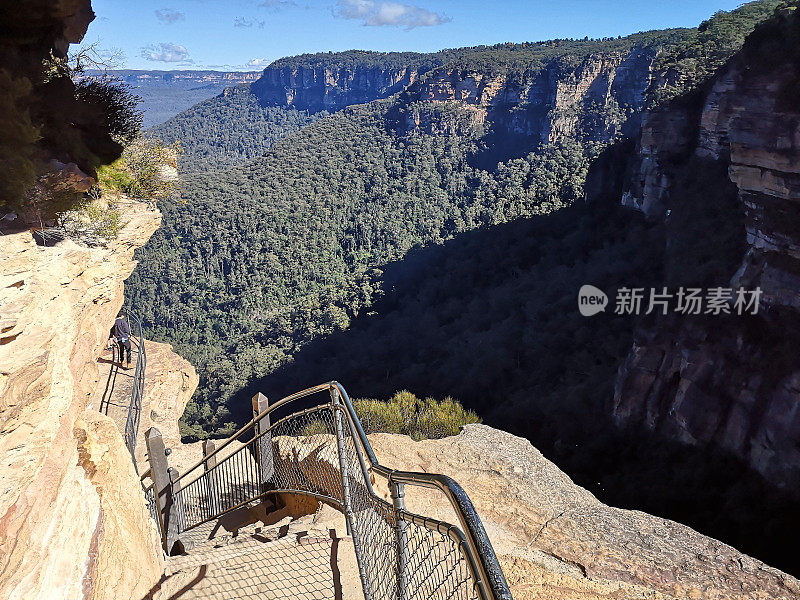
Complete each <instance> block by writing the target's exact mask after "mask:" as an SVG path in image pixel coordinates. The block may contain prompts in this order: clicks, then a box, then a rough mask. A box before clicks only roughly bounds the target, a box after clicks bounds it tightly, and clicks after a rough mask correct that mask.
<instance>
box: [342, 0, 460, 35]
mask: <svg viewBox="0 0 800 600" xmlns="http://www.w3.org/2000/svg"><path fill="white" fill-rule="evenodd" d="M333 12H334V14H335V15H336V16H338V17H342V18H343V19H354V20H357V21H361V22H362V23H363V24H364V25H370V26H373V27H380V26H383V25H389V26H394V27H405V28H406V29H414V28H415V27H431V26H433V25H441V24H443V23H448V22H449V21H450V20H451V19H450V18H449V17H445V16H444V15H440V14H439V13H435V12H432V11H430V10H428V9H426V8H422V7H420V6H413V5H411V4H401V3H400V2H387V1H384V0H339V2H338V3H337V5H336V8H335V9H334V11H333Z"/></svg>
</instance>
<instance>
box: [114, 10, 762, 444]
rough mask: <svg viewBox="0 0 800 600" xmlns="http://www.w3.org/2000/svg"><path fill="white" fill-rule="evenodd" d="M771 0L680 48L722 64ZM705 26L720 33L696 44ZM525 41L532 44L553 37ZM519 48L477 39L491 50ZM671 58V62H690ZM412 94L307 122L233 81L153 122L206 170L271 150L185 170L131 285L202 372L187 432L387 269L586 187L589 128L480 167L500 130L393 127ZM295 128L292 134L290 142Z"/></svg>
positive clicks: (355, 307) (349, 310) (359, 306)
mask: <svg viewBox="0 0 800 600" xmlns="http://www.w3.org/2000/svg"><path fill="white" fill-rule="evenodd" d="M773 5H774V2H760V3H755V4H751V5H745V6H744V7H742V8H740V9H738V10H737V11H734V12H733V13H718V14H717V15H715V16H714V17H712V19H710V21H709V22H707V23H706V24H704V25H703V27H702V29H703V32H698V33H697V34H696V35H686V34H685V33H684V34H681V35H683V39H684V46H685V47H686V48H690V47H691V48H694V50H692V51H691V52H689V50H687V53H688V54H692V53H694V54H696V53H697V52H698V50H697V48H701V49H702V48H710V50H709V52H712V51H713V56H714V58H713V60H718V56H719V48H721V47H723V46H725V48H726V50H725V51H726V52H732V51H733V50H734V49H735V48H733V46H732V45H730V44H727V45H725V44H723V43H722V41H720V40H717V41H716V42H713V43H712V41H709V40H713V39H716V38H714V37H713V35H716V36H718V37H719V36H721V37H730V36H734V37H736V39H739V40H741V39H742V38H743V37H744V35H743V34H744V32H746V31H749V30H751V29H752V27H753V24H754V21H755V20H756V18H757V17H758V16H759V15H760V16H761V17H765V16H766V15H767V14H769V11H770V8H771V7H772V6H773ZM731 30H733V31H734V33H732V32H731ZM705 32H715V33H714V34H713V35H711V34H708V35H703V36H702V37H703V40H704V42H703V43H698V42H697V39H698V38H697V36H700V35H701V34H704V33H705ZM734 34H735V35H734ZM642 35H644V36H647V39H649V40H661V41H663V40H673V41H674V39H675V35H676V34H675V33H674V32H666V33H664V32H651V33H649V34H639V37H637V36H631V38H628V39H623V40H616V39H614V40H607V41H606V42H598V41H592V42H582V41H579V42H569V44H570V47H571V48H573V49H574V48H577V47H580V46H586V47H585V48H584V51H585V52H589V53H592V52H595V51H596V50H597V48H598V44H603V43H606V44H610V45H611V46H610V47H613V48H617V47H618V46H619V45H620V44H623V45H624V46H625V47H630V46H631V44H633V43H640V42H642V40H643V38H641V36H642ZM709 35H711V37H709ZM632 39H636V40H638V41H636V42H632V41H631V40H632ZM523 46H525V45H522V44H518V45H515V46H514V48H519V49H521V48H523ZM528 46H531V47H532V48H533V49H532V50H530V51H531V52H532V53H534V54H537V53H540V52H542V50H541V47H546V44H539V45H536V44H534V45H528ZM517 51H518V50H515V49H511V50H509V49H508V48H506V47H493V48H488V49H487V48H482V49H481V52H484V53H489V54H490V55H492V53H494V54H493V55H494V56H496V57H497V60H498V61H502V60H505V58H504V57H505V56H506V55H507V54H508V53H509V52H510V53H514V52H517ZM520 51H521V50H520ZM360 55H361V53H356V52H354V53H339V54H334V55H331V56H333V57H334V60H339V58H338V57H340V56H344V57H346V59H347V60H355V57H357V56H360ZM368 55H369V57H370V60H379V59H381V57H384V58H385V57H386V56H387V55H384V54H380V53H368ZM474 55H475V52H473V53H472V54H470V56H474ZM315 56H318V55H315ZM322 56H325V55H322ZM388 56H390V58H391V60H394V59H395V58H396V56H395V55H388ZM287 60H288V59H287ZM302 60H303V61H309V60H311V61H312V62H313V61H314V60H317V59H316V58H309V57H304V58H303V59H302ZM387 60H388V59H387ZM709 60H711V59H709ZM677 64H678V66H676V67H674V70H676V71H681V70H682V69H684V67H681V66H680V65H681V64H683V63H681V62H680V61H678V63H677ZM686 68H688V67H686ZM406 96H407V95H406V94H401V95H400V97H396V98H390V99H387V100H383V101H377V102H373V103H371V104H367V105H362V106H356V107H351V108H348V109H345V110H343V111H340V112H339V113H336V114H333V115H330V116H322V117H321V118H318V119H317V120H315V122H314V123H312V124H310V125H307V126H305V127H303V128H302V129H300V128H301V127H302V126H303V124H304V123H307V122H309V121H311V120H313V119H314V118H315V117H312V116H309V115H307V114H305V113H299V112H297V111H293V110H289V111H287V110H284V109H279V108H275V107H266V108H265V107H262V106H260V105H259V103H258V102H257V101H256V99H255V98H254V97H253V96H252V94H249V93H248V92H247V88H246V86H239V87H236V88H232V89H230V90H228V92H227V93H226V94H225V96H224V98H225V99H226V100H227V101H228V103H227V104H221V103H219V102H218V100H220V99H219V98H215V99H211V100H209V101H206V102H203V103H201V104H199V105H197V106H196V107H194V108H193V110H192V111H191V113H183V114H182V115H178V116H177V117H175V118H174V119H172V120H171V121H170V122H168V123H167V124H165V125H164V126H163V129H160V130H159V129H157V130H155V132H154V133H159V132H162V133H163V132H165V131H167V130H168V129H167V128H172V129H169V130H171V131H173V132H175V133H174V135H175V136H176V137H177V138H178V139H179V140H182V142H183V144H184V148H185V150H187V154H191V153H192V152H193V153H194V155H195V156H200V158H199V159H196V160H200V161H203V160H205V161H207V162H206V164H207V165H208V166H211V165H214V164H220V163H224V161H225V157H226V156H227V155H228V154H229V153H234V154H235V153H237V152H240V153H243V154H245V155H247V154H250V155H261V154H264V153H265V154H264V155H263V156H260V157H259V158H256V159H255V160H253V161H251V162H249V163H248V164H246V165H243V166H240V167H237V168H234V169H231V170H229V171H225V172H210V173H207V174H200V173H198V174H194V175H191V176H187V177H185V181H184V182H183V198H182V200H181V201H168V202H164V203H163V204H162V207H161V208H162V211H163V212H164V226H163V227H162V228H161V229H160V230H159V231H158V232H157V233H156V235H155V236H154V237H153V239H152V240H151V242H150V243H149V244H148V245H147V246H146V247H145V248H144V249H143V250H142V251H141V252H140V256H139V258H140V261H141V262H140V265H139V267H138V268H137V270H136V271H135V272H134V274H133V276H132V278H131V280H130V281H129V285H128V286H127V289H128V294H129V296H130V298H131V299H132V300H133V301H134V303H135V304H136V305H138V306H139V307H140V312H141V313H142V314H143V315H144V316H145V319H146V321H147V322H146V325H147V326H148V327H149V329H150V330H151V331H152V332H153V334H154V337H156V338H157V339H164V340H168V341H170V342H172V343H174V344H176V347H177V349H178V350H179V352H181V354H183V355H184V356H186V357H187V358H189V359H190V360H191V361H192V362H193V363H194V364H195V365H196V366H197V367H198V369H199V371H200V373H201V376H202V378H203V384H202V385H201V386H200V390H199V391H198V394H197V395H196V396H195V398H194V400H193V402H192V403H191V404H190V405H189V408H188V409H187V412H186V415H185V429H184V433H185V434H187V435H190V436H194V437H202V436H204V435H207V433H208V432H216V433H218V434H220V433H223V432H224V431H227V430H229V429H230V427H232V419H231V417H230V410H231V406H230V405H231V404H234V405H235V403H236V402H235V401H233V402H232V398H234V396H235V394H236V393H237V391H238V390H240V389H241V388H242V387H244V386H245V385H246V384H247V383H248V382H250V381H251V380H253V378H257V377H263V376H264V375H267V374H269V373H271V372H273V371H274V370H275V369H276V368H278V367H280V366H282V365H284V364H285V363H286V362H287V361H290V360H291V359H292V357H293V356H295V355H296V354H297V352H298V350H299V349H300V348H301V347H302V346H303V345H304V344H305V343H307V342H308V341H310V340H312V339H314V338H317V337H319V336H322V335H326V334H329V333H331V332H334V331H337V330H340V329H346V328H347V327H348V325H349V323H350V321H351V320H352V319H354V318H356V317H358V316H359V314H361V313H362V311H363V310H364V309H365V308H366V307H369V306H370V305H371V304H372V303H373V301H374V300H375V298H376V296H377V295H380V294H381V293H382V284H381V276H382V273H381V269H382V268H383V267H384V266H385V265H387V264H388V263H391V262H393V261H396V260H398V259H400V258H401V257H403V256H404V255H405V254H406V253H407V252H408V251H409V250H411V249H412V248H415V247H424V246H428V245H431V244H441V243H443V242H445V241H446V240H449V239H451V238H453V237H454V236H456V235H457V234H459V233H462V232H466V231H470V230H472V229H476V228H481V227H487V226H493V225H497V224H500V223H505V222H508V221H512V220H514V219H517V218H520V217H530V216H533V215H538V214H546V213H550V212H552V211H555V210H557V209H560V208H563V207H566V206H568V205H570V204H572V203H573V202H574V201H575V200H576V199H579V198H582V197H583V182H584V178H585V175H586V171H587V168H588V165H589V162H590V161H591V159H592V157H593V156H595V155H596V154H597V153H598V151H599V150H600V147H599V145H598V144H595V143H593V142H591V141H585V140H583V136H582V135H581V133H582V132H581V131H579V132H578V135H577V136H576V139H572V140H566V141H564V142H562V143H560V144H558V145H545V146H542V147H540V148H538V149H536V150H535V151H534V152H531V153H528V154H526V155H525V156H523V157H522V158H517V159H511V160H507V161H505V162H501V163H500V164H498V165H497V166H496V167H494V166H493V167H492V168H491V169H490V170H484V169H481V168H478V167H477V166H473V165H474V164H479V161H474V160H472V159H473V157H475V156H478V155H480V154H482V153H486V152H487V151H489V152H491V151H492V150H493V148H494V147H498V146H502V145H503V143H504V140H503V139H497V137H493V136H492V135H491V132H488V134H487V131H485V130H482V129H481V127H480V126H476V127H473V128H463V127H460V128H457V130H458V132H459V134H458V135H428V134H426V133H424V132H421V131H414V132H412V133H409V134H406V133H404V132H403V131H402V130H397V129H396V128H395V127H394V125H393V123H392V115H394V114H395V113H397V112H398V110H401V109H403V107H404V106H405V105H406V104H404V103H407V102H409V99H408V98H407V97H406ZM418 108H419V107H418ZM421 109H422V110H430V111H433V112H434V113H435V114H432V115H430V116H431V118H434V119H438V120H440V121H441V120H445V121H449V122H458V121H459V120H467V121H469V112H468V111H467V110H466V109H463V108H459V106H458V105H457V104H455V105H453V106H449V107H445V108H444V109H443V108H441V107H439V108H426V107H425V106H422V107H421ZM203 115H205V116H203ZM317 116H320V115H317ZM290 130H297V131H295V133H293V134H291V135H289V136H288V137H283V136H285V134H286V132H287V131H290ZM164 137H165V138H166V139H168V140H170V138H171V136H168V135H165V136H164ZM276 140H277V141H276ZM581 140H583V141H581ZM170 141H171V140H170ZM271 144H275V145H274V146H273V147H272V148H271V149H270V150H268V151H267V150H266V149H267V147H268V146H270V145H271ZM186 146H189V148H187V147H186ZM195 166H196V164H195ZM190 168H192V164H191V163H190ZM549 243H553V244H557V242H556V241H551V242H549ZM617 356H621V354H617ZM512 364H513V363H512ZM392 391H394V390H392Z"/></svg>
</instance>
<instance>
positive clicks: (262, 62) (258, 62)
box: [245, 58, 272, 68]
mask: <svg viewBox="0 0 800 600" xmlns="http://www.w3.org/2000/svg"><path fill="white" fill-rule="evenodd" d="M271 62H272V61H271V60H270V59H268V58H251V59H250V60H248V61H247V65H245V66H247V67H260V68H261V67H266V66H267V65H268V64H269V63H271Z"/></svg>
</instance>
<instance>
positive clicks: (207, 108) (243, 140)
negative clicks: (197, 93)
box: [148, 84, 327, 173]
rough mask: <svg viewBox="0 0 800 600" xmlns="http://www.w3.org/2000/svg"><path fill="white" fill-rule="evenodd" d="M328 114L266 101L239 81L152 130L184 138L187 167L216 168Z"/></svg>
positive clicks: (183, 163) (248, 155)
mask: <svg viewBox="0 0 800 600" xmlns="http://www.w3.org/2000/svg"><path fill="white" fill-rule="evenodd" d="M326 115H327V113H325V112H322V113H317V114H316V115H309V114H308V113H307V112H304V111H298V110H294V109H285V108H279V107H273V106H266V107H264V106H261V105H260V104H259V102H258V98H256V97H255V96H254V95H253V94H251V93H250V85H249V84H240V85H237V86H234V87H231V88H228V89H226V90H225V92H224V93H223V94H221V95H219V96H215V97H214V98H209V99H208V100H205V101H203V102H200V103H199V104H196V105H194V106H192V107H191V108H189V109H188V110H185V111H183V112H181V113H180V114H178V115H175V116H174V117H172V118H171V119H169V120H167V121H166V122H165V123H162V124H161V125H158V126H156V127H152V128H151V129H150V130H149V131H148V135H151V136H153V137H156V138H159V139H161V140H164V141H167V142H169V143H172V142H173V141H175V140H178V141H180V143H181V147H182V148H183V152H184V154H183V157H182V160H181V162H180V169H181V171H182V172H184V173H188V172H194V171H213V170H216V169H220V168H226V167H229V166H233V165H236V164H240V163H243V162H246V161H248V160H251V159H253V158H257V157H259V156H261V155H263V154H264V153H265V152H266V151H267V150H268V149H269V148H270V147H271V146H272V144H274V143H275V142H276V141H277V140H279V139H281V138H282V137H284V136H286V135H287V134H289V133H292V132H293V131H297V130H298V129H300V128H301V127H304V126H305V125H308V124H309V123H311V122H313V121H314V120H315V119H317V118H320V117H324V116H326Z"/></svg>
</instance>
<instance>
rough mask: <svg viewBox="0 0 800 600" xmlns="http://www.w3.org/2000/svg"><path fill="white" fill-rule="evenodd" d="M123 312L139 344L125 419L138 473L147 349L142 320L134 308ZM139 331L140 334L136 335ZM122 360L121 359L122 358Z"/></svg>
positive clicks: (129, 443) (127, 438)
mask: <svg viewBox="0 0 800 600" xmlns="http://www.w3.org/2000/svg"><path fill="white" fill-rule="evenodd" d="M122 312H124V313H125V317H126V318H127V319H128V322H131V321H133V323H135V325H136V332H134V331H131V337H132V338H133V339H134V340H136V346H137V354H138V356H137V359H136V368H135V370H134V372H133V388H132V389H131V400H130V403H129V404H128V416H127V418H126V419H125V432H124V437H125V446H127V448H128V451H129V452H130V454H131V458H132V459H133V467H134V469H136V472H137V473H138V471H139V469H138V466H137V465H136V438H137V437H138V436H139V421H140V417H141V412H142V397H143V395H144V379H145V370H146V368H147V350H146V348H145V343H144V335H143V329H142V322H141V321H140V320H139V317H138V316H137V315H136V313H134V312H133V310H132V309H130V308H128V307H123V308H122ZM134 333H138V335H134ZM120 360H121V359H120Z"/></svg>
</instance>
